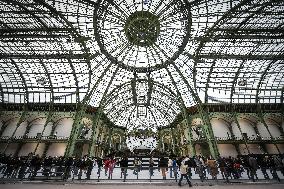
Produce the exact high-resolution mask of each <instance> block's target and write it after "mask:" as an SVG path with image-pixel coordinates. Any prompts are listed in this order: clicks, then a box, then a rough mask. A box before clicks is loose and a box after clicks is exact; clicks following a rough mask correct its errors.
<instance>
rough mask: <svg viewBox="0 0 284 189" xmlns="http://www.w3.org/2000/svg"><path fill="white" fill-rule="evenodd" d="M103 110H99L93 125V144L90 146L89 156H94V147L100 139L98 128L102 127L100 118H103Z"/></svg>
mask: <svg viewBox="0 0 284 189" xmlns="http://www.w3.org/2000/svg"><path fill="white" fill-rule="evenodd" d="M101 112H102V110H101V108H98V110H97V112H96V114H95V116H94V118H93V124H92V138H91V144H90V145H89V149H88V153H89V156H94V153H95V152H94V147H95V145H96V143H97V138H98V135H97V134H98V132H97V130H98V127H100V126H99V125H98V123H99V121H100V117H101Z"/></svg>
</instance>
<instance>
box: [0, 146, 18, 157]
mask: <svg viewBox="0 0 284 189" xmlns="http://www.w3.org/2000/svg"><path fill="white" fill-rule="evenodd" d="M6 146H7V143H1V144H0V152H1V153H3V152H4V150H5V148H6ZM17 147H18V144H17V143H10V144H9V146H8V148H7V149H6V151H5V154H6V155H10V154H11V155H14V154H15V152H16V151H17Z"/></svg>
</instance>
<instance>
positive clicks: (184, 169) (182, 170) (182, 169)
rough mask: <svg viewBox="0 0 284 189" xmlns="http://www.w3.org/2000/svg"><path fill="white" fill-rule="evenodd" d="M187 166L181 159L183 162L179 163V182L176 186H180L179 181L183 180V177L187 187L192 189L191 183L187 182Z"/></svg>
mask: <svg viewBox="0 0 284 189" xmlns="http://www.w3.org/2000/svg"><path fill="white" fill-rule="evenodd" d="M187 169H188V165H186V164H185V161H184V158H183V161H182V162H181V165H180V175H181V176H180V179H179V182H178V185H179V186H181V181H182V180H183V177H185V178H186V180H187V183H188V185H189V187H192V184H191V182H190V181H189V178H188V170H187Z"/></svg>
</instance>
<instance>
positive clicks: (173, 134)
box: [170, 127, 177, 154]
mask: <svg viewBox="0 0 284 189" xmlns="http://www.w3.org/2000/svg"><path fill="white" fill-rule="evenodd" d="M170 129H171V134H172V143H173V144H172V146H173V149H172V150H173V153H174V154H175V153H176V144H177V142H176V135H175V133H174V131H173V128H172V127H171V128H170Z"/></svg>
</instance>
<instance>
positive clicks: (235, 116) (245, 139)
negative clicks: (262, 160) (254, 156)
mask: <svg viewBox="0 0 284 189" xmlns="http://www.w3.org/2000/svg"><path fill="white" fill-rule="evenodd" d="M232 118H233V120H234V121H235V123H236V124H237V127H238V129H239V131H240V132H241V135H242V138H243V140H244V142H245V146H246V149H247V151H248V153H249V154H250V150H249V147H248V142H247V138H246V137H244V135H243V131H242V129H241V126H240V123H239V120H238V115H237V113H236V112H233V113H232Z"/></svg>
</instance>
